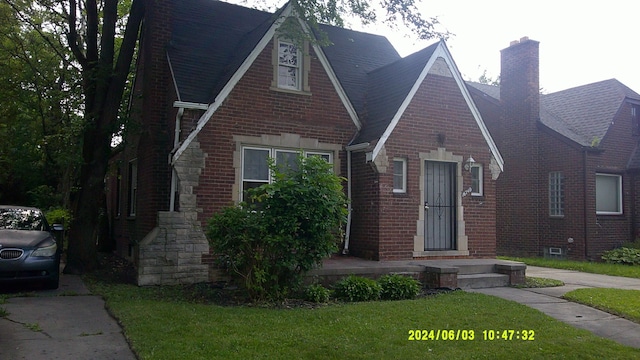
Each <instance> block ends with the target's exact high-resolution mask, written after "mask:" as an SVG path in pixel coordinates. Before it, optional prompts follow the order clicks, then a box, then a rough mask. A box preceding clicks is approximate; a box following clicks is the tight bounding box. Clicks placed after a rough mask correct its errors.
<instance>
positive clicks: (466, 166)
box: [464, 155, 476, 172]
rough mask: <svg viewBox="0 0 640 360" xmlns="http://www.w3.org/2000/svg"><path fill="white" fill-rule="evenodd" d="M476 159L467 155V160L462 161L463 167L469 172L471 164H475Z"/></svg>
mask: <svg viewBox="0 0 640 360" xmlns="http://www.w3.org/2000/svg"><path fill="white" fill-rule="evenodd" d="M475 163H476V161H475V160H474V159H473V157H471V155H469V158H468V159H467V161H465V163H464V169H465V170H467V171H469V172H471V167H472V166H473V164H475Z"/></svg>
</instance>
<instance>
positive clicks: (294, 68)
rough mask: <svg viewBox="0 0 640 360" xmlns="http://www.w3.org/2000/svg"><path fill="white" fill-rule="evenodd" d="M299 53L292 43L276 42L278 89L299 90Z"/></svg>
mask: <svg viewBox="0 0 640 360" xmlns="http://www.w3.org/2000/svg"><path fill="white" fill-rule="evenodd" d="M300 65H301V62H300V51H298V47H297V46H295V45H294V44H292V43H289V42H285V41H279V42H278V87H280V88H284V89H291V90H300Z"/></svg>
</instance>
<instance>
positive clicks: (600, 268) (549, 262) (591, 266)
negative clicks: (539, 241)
mask: <svg viewBox="0 0 640 360" xmlns="http://www.w3.org/2000/svg"><path fill="white" fill-rule="evenodd" d="M499 258H500V259H504V260H514V261H520V262H523V263H525V264H527V265H531V266H541V267H549V268H555V269H565V270H576V271H582V272H588V273H593V274H603V275H611V276H623V277H629V278H637V279H640V266H630V265H620V264H607V263H600V262H588V261H572V260H554V259H544V258H518V257H499Z"/></svg>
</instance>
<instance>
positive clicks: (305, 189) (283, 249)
mask: <svg viewBox="0 0 640 360" xmlns="http://www.w3.org/2000/svg"><path fill="white" fill-rule="evenodd" d="M269 166H270V168H271V172H272V174H273V178H274V181H273V182H272V183H271V184H265V185H262V186H260V187H258V188H255V189H251V190H248V192H247V193H248V196H249V198H250V202H248V203H247V202H245V203H241V204H240V205H239V206H233V207H228V208H225V209H224V210H222V211H221V212H219V213H217V214H214V216H213V217H212V218H211V219H210V221H209V225H208V229H207V236H208V238H209V243H210V244H211V247H212V250H213V251H214V253H215V254H217V255H218V256H219V261H220V262H221V263H222V265H224V266H225V267H226V268H227V269H229V272H230V275H231V276H233V277H234V278H236V279H237V280H239V281H240V283H241V284H242V285H244V287H245V288H246V290H247V291H248V295H249V296H250V297H251V298H252V299H253V300H258V301H260V300H278V299H282V298H284V297H285V296H287V295H288V294H290V293H291V292H292V291H294V290H296V289H298V288H299V286H300V284H301V280H302V275H303V274H304V273H305V272H307V271H309V270H311V269H312V268H314V267H315V266H317V265H319V264H320V263H321V262H322V259H324V258H326V257H328V256H329V255H331V254H332V253H334V252H336V251H337V250H338V243H339V241H340V238H341V235H342V227H343V224H344V223H345V221H346V215H347V210H346V204H347V201H346V197H345V195H344V192H343V191H342V181H343V179H342V178H341V177H339V176H337V175H335V174H334V173H333V172H332V169H333V165H331V164H329V163H327V162H326V161H325V160H324V159H322V158H320V157H317V156H311V157H308V158H307V157H303V156H302V155H299V156H298V157H297V159H296V162H295V164H294V165H293V166H290V167H282V166H279V167H276V166H275V164H274V162H273V161H270V164H269Z"/></svg>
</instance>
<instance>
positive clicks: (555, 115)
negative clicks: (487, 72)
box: [467, 79, 640, 146]
mask: <svg viewBox="0 0 640 360" xmlns="http://www.w3.org/2000/svg"><path fill="white" fill-rule="evenodd" d="M467 84H468V85H470V86H472V87H474V88H476V89H478V90H480V91H482V92H484V93H485V94H487V95H489V96H491V97H493V98H496V99H500V88H499V87H498V86H491V85H486V84H479V83H475V82H467ZM627 98H630V99H635V100H640V95H639V94H638V93H636V92H635V91H633V90H631V89H630V88H628V87H627V86H625V85H624V84H622V83H621V82H619V81H618V80H616V79H609V80H604V81H600V82H596V83H592V84H587V85H582V86H578V87H574V88H570V89H566V90H562V91H558V92H555V93H551V94H542V95H540V122H541V123H542V124H544V125H546V126H547V127H548V128H550V129H552V130H554V131H556V132H557V133H558V134H560V135H563V136H565V137H566V138H568V139H570V140H573V141H575V142H576V143H578V144H580V145H582V146H591V145H592V143H593V141H594V139H597V140H601V139H602V138H603V137H604V136H605V135H606V133H607V131H608V130H609V126H610V125H611V123H612V121H613V119H614V117H615V116H616V114H617V112H618V111H619V109H620V107H621V106H622V104H623V102H624V101H625V99H627Z"/></svg>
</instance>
